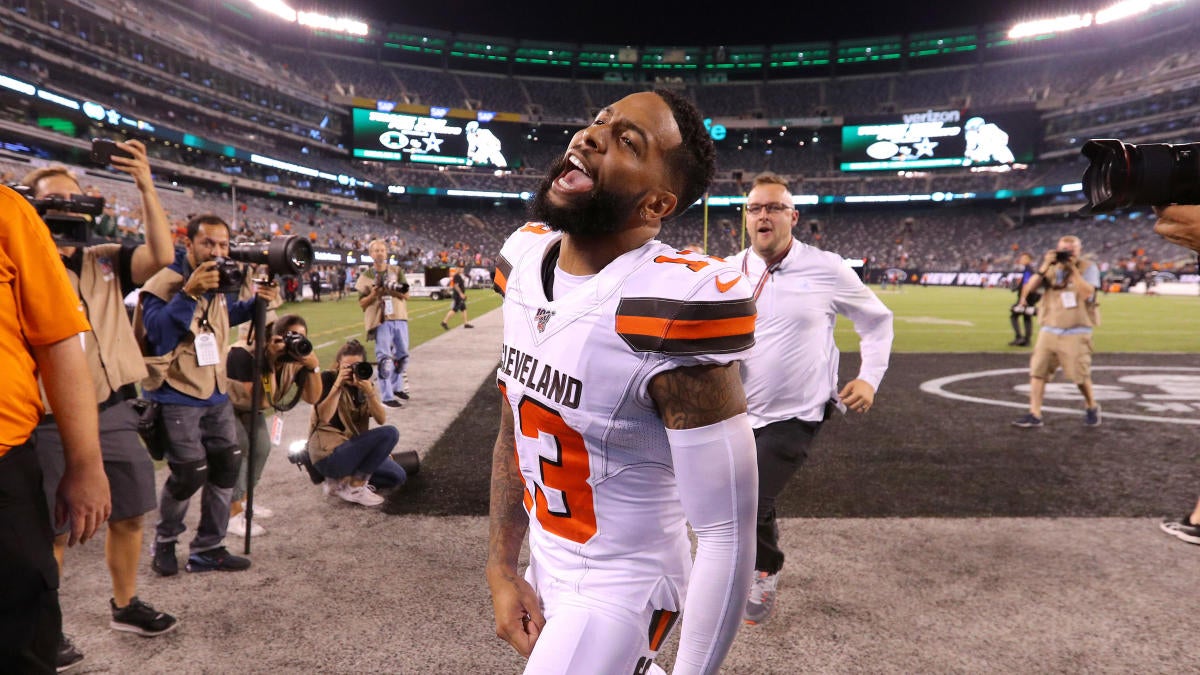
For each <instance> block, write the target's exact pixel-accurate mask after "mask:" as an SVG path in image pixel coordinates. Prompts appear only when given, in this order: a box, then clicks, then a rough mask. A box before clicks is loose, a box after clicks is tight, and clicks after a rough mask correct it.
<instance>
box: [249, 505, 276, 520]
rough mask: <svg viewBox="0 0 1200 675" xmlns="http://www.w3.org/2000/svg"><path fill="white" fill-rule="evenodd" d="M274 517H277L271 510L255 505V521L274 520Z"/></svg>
mask: <svg viewBox="0 0 1200 675" xmlns="http://www.w3.org/2000/svg"><path fill="white" fill-rule="evenodd" d="M274 516H275V512H274V511H272V510H271V509H268V508H267V507H265V506H259V505H258V504H255V505H254V519H255V520H258V519H259V518H272V517H274Z"/></svg>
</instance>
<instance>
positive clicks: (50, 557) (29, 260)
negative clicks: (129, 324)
mask: <svg viewBox="0 0 1200 675" xmlns="http://www.w3.org/2000/svg"><path fill="white" fill-rule="evenodd" d="M86 330H88V322H87V317H86V316H85V314H84V312H83V308H82V307H80V306H79V301H78V298H77V296H76V295H75V293H74V292H73V290H72V288H71V283H70V281H69V280H68V279H67V275H66V272H65V271H64V270H63V269H62V267H61V266H60V265H59V264H58V262H57V260H56V255H55V251H54V242H53V240H52V239H51V237H50V233H49V232H48V231H47V230H46V227H45V226H44V225H43V224H42V223H41V222H39V220H38V217H37V213H36V212H35V211H34V209H33V208H32V207H31V206H30V205H29V202H28V201H26V200H25V199H24V198H23V197H21V196H20V195H18V194H17V193H15V192H13V191H12V190H10V189H8V188H7V187H0V370H2V371H3V372H4V375H5V378H4V386H3V387H0V495H2V496H3V498H0V524H2V525H3V526H0V670H4V671H5V672H19V673H43V672H45V673H49V672H54V670H55V662H56V658H55V652H56V649H57V647H58V643H59V639H60V637H61V634H62V613H61V610H60V609H59V605H58V581H59V579H58V577H59V575H58V568H57V566H56V565H55V561H54V554H53V538H54V535H53V531H52V529H51V522H50V514H49V513H47V512H46V498H45V495H44V494H43V488H42V475H41V474H42V471H41V468H40V466H39V464H38V458H37V445H38V442H37V441H38V439H37V434H36V432H35V427H36V426H37V423H38V419H39V417H40V416H41V414H42V401H41V397H40V396H39V394H38V383H37V378H38V376H39V375H40V376H41V378H42V383H43V384H44V386H45V390H46V396H47V398H49V399H50V402H51V403H53V404H54V405H55V406H56V407H57V408H59V409H61V410H71V411H72V414H71V415H68V416H66V417H64V418H63V420H62V426H61V434H62V440H63V450H64V455H65V459H66V461H65V463H64V466H65V470H64V472H63V475H62V480H61V481H59V483H58V485H57V493H58V498H59V499H58V501H57V503H56V505H55V506H56V508H55V514H54V515H55V520H56V521H58V522H66V521H67V518H68V516H69V517H70V523H71V534H70V538H69V540H68V542H67V543H68V544H69V545H72V546H73V545H75V544H77V543H82V542H85V541H87V540H88V539H90V538H91V537H92V535H94V534H95V533H96V530H97V529H99V527H100V524H101V523H103V522H104V521H106V520H108V517H109V512H110V509H111V504H110V494H109V489H108V479H107V478H106V477H105V475H104V468H103V461H102V457H101V451H100V439H99V426H98V424H97V416H96V397H95V394H94V393H93V391H92V389H91V388H90V387H80V386H78V383H77V381H76V378H78V376H79V373H80V372H82V371H84V370H86V369H87V367H88V366H87V359H86V357H85V355H84V352H83V350H82V349H81V348H80V347H79V337H78V336H79V335H80V334H81V333H83V332H84V331H86Z"/></svg>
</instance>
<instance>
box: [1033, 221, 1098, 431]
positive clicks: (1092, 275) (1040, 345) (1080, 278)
mask: <svg viewBox="0 0 1200 675" xmlns="http://www.w3.org/2000/svg"><path fill="white" fill-rule="evenodd" d="M1082 253H1083V244H1082V243H1081V242H1080V240H1079V237H1076V236H1074V235H1068V236H1065V237H1062V238H1060V239H1059V240H1058V247H1057V248H1055V249H1051V250H1049V251H1046V254H1045V255H1044V256H1042V261H1041V265H1040V266H1039V268H1038V270H1037V272H1036V273H1035V274H1034V275H1033V276H1032V277H1030V279H1029V281H1028V282H1027V283H1026V284H1025V286H1024V288H1022V289H1021V297H1020V299H1019V300H1018V301H1017V308H1018V309H1023V308H1025V307H1027V306H1028V304H1029V298H1030V296H1032V295H1033V294H1034V292H1036V291H1038V290H1041V292H1042V299H1041V303H1040V304H1039V305H1038V316H1039V321H1040V323H1041V330H1040V331H1039V332H1038V339H1037V342H1036V343H1034V346H1033V357H1032V358H1031V359H1030V363H1029V412H1028V413H1026V414H1025V415H1024V416H1022V417H1020V418H1019V419H1017V420H1014V421H1013V426H1017V427H1022V428H1032V427H1040V426H1042V397H1043V395H1044V394H1045V392H1046V382H1047V380H1049V379H1051V378H1052V377H1054V374H1055V372H1056V371H1057V370H1058V368H1059V366H1060V365H1061V366H1062V369H1063V372H1064V373H1065V374H1066V376H1067V378H1068V379H1070V380H1071V381H1072V382H1074V383H1075V385H1076V386H1077V387H1079V393H1081V394H1083V400H1084V405H1085V410H1084V418H1083V423H1084V424H1085V425H1087V426H1089V427H1095V426H1100V404H1099V403H1097V402H1096V399H1095V396H1094V395H1093V392H1092V329H1093V328H1094V327H1095V326H1096V325H1097V324H1098V323H1099V305H1098V304H1097V299H1096V287H1097V286H1098V285H1100V271H1099V270H1098V269H1097V268H1096V265H1095V263H1093V262H1092V261H1090V260H1085V259H1083V258H1082V257H1081V256H1082Z"/></svg>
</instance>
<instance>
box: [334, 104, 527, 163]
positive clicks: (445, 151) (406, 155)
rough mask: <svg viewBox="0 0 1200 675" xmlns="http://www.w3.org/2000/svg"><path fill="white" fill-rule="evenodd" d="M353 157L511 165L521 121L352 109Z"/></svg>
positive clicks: (515, 157)
mask: <svg viewBox="0 0 1200 675" xmlns="http://www.w3.org/2000/svg"><path fill="white" fill-rule="evenodd" d="M351 120H352V122H353V124H352V127H351V129H352V131H351V134H352V138H351V149H352V154H353V155H354V157H357V158H359V159H374V160H386V161H400V162H419V163H423V164H456V165H460V166H489V167H495V168H497V169H504V168H509V167H511V166H512V165H513V163H514V162H516V161H517V159H518V157H517V156H516V150H517V146H518V145H519V144H520V138H521V128H520V127H521V125H520V124H515V123H512V122H494V121H493V122H480V121H478V120H464V119H457V118H451V117H426V116H424V115H413V114H409V113H394V112H383V111H380V110H370V109H367V108H353V109H352V111H351Z"/></svg>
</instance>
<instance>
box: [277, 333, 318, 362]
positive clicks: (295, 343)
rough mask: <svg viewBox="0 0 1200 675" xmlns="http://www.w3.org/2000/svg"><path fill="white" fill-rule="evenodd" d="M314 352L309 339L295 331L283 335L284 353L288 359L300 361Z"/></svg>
mask: <svg viewBox="0 0 1200 675" xmlns="http://www.w3.org/2000/svg"><path fill="white" fill-rule="evenodd" d="M312 351H313V344H312V342H310V341H309V339H308V338H306V337H304V336H303V335H301V334H300V333H297V332H296V331H294V330H289V331H288V332H286V333H284V334H283V353H284V355H285V356H286V357H287V359H289V360H292V361H299V360H300V359H302V358H305V357H306V356H308V355H309V354H311V353H312Z"/></svg>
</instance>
